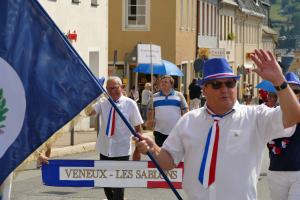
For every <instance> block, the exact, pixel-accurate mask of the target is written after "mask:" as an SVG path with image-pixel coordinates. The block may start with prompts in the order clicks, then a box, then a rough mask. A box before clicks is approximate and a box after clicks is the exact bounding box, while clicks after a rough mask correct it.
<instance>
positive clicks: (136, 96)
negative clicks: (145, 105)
mask: <svg viewBox="0 0 300 200" xmlns="http://www.w3.org/2000/svg"><path fill="white" fill-rule="evenodd" d="M128 97H129V98H131V99H133V100H134V101H135V102H136V103H137V102H138V101H139V100H140V96H139V91H138V90H137V89H136V88H135V86H132V88H131V90H130V91H129V95H128Z"/></svg>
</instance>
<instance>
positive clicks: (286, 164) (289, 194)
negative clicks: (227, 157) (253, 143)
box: [268, 72, 300, 200]
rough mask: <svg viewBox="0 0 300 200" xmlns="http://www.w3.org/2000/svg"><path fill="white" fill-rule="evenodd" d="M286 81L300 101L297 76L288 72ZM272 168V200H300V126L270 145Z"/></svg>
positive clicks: (269, 178) (269, 175)
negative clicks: (292, 132)
mask: <svg viewBox="0 0 300 200" xmlns="http://www.w3.org/2000/svg"><path fill="white" fill-rule="evenodd" d="M285 78H286V80H287V82H288V84H289V86H290V87H291V88H292V90H293V91H294V93H295V94H296V96H297V98H298V100H300V81H299V78H298V77H297V75H296V74H294V73H293V72H288V73H287V75H286V77H285ZM268 149H269V157H270V166H269V173H268V183H269V188H270V192H271V198H272V200H286V199H288V200H299V199H300V124H299V123H298V124H297V128H296V131H295V133H294V134H293V135H292V136H291V137H284V138H278V139H275V140H272V141H271V142H269V143H268Z"/></svg>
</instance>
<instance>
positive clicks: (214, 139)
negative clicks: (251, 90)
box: [198, 110, 233, 188]
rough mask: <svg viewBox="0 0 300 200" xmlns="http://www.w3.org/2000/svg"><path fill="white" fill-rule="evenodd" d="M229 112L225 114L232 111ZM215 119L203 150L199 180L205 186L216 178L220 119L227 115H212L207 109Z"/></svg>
mask: <svg viewBox="0 0 300 200" xmlns="http://www.w3.org/2000/svg"><path fill="white" fill-rule="evenodd" d="M232 111H233V110H231V111H230V112H227V113H226V114H225V115H228V114H229V113H231V112H232ZM207 112H208V113H209V114H210V115H211V116H212V117H213V119H214V123H213V125H212V127H211V128H210V129H209V132H208V135H207V138H206V144H205V149H204V152H203V157H202V162H201V166H200V172H199V177H198V179H199V181H200V183H201V184H202V185H203V187H204V188H208V187H209V186H210V185H211V184H213V183H214V182H215V180H216V166H217V157H218V144H219V137H220V128H219V123H218V122H219V120H220V119H221V118H222V117H224V116H225V115H212V114H211V113H210V112H209V111H207Z"/></svg>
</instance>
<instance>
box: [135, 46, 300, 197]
mask: <svg viewBox="0 0 300 200" xmlns="http://www.w3.org/2000/svg"><path fill="white" fill-rule="evenodd" d="M251 58H252V60H253V61H254V62H255V64H256V65H257V67H258V68H256V69H253V71H254V72H256V73H257V74H258V75H259V76H261V77H262V78H263V79H265V80H268V81H270V82H272V83H273V85H275V86H277V87H276V89H277V95H278V98H279V100H280V107H277V108H272V109H270V108H268V107H266V106H246V105H241V104H239V103H238V101H237V87H236V82H237V80H238V79H239V76H236V75H234V73H233V70H232V69H231V66H230V65H229V64H228V62H227V61H226V60H225V59H223V58H214V59H209V60H207V61H206V62H205V64H204V67H203V75H204V78H203V79H202V81H201V85H202V88H203V94H204V95H205V96H206V104H205V106H204V107H202V108H200V109H196V110H193V111H191V112H189V113H187V114H186V115H184V116H183V117H182V118H181V119H180V120H179V121H178V123H177V124H176V125H175V126H174V128H173V129H172V132H171V133H170V136H169V137H168V138H167V140H166V141H165V143H164V144H163V146H162V148H160V147H158V146H157V145H156V144H155V143H154V142H153V141H152V140H151V139H150V138H148V137H142V138H143V140H142V141H140V142H137V143H136V147H137V148H138V150H139V151H140V152H142V153H145V152H147V151H150V152H151V153H152V154H153V156H154V157H155V158H156V160H157V161H158V162H159V164H160V166H161V167H162V168H163V169H164V170H169V169H172V168H174V167H175V166H176V165H177V164H178V163H179V162H180V161H181V160H182V159H183V158H184V178H183V188H184V190H185V192H186V194H187V196H188V198H189V199H190V200H224V199H226V200H227V199H228V200H229V199H230V200H241V199H243V200H244V199H247V200H256V199H257V188H256V186H257V180H258V177H259V172H260V164H261V161H262V155H263V151H264V149H265V145H266V144H267V142H268V141H270V139H274V138H279V137H283V136H285V137H289V136H291V135H292V134H293V132H294V130H295V127H296V126H295V125H296V124H297V123H299V121H300V105H299V103H298V100H297V98H296V96H295V94H294V93H293V91H292V90H291V88H290V87H289V86H288V85H287V82H286V80H285V77H284V75H283V74H282V72H281V69H280V66H279V65H278V63H277V61H276V59H275V57H274V56H273V55H272V53H271V52H269V51H268V52H265V51H263V50H255V54H252V55H251ZM289 127H290V128H289Z"/></svg>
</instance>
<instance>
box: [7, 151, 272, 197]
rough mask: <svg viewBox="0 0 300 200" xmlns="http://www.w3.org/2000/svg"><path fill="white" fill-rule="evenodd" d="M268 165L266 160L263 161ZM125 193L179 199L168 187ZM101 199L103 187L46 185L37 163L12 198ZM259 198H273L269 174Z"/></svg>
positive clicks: (90, 155) (78, 156) (91, 155)
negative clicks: (268, 182)
mask: <svg viewBox="0 0 300 200" xmlns="http://www.w3.org/2000/svg"><path fill="white" fill-rule="evenodd" d="M61 159H94V160H97V159H98V154H96V153H94V152H90V153H81V154H75V155H70V156H64V157H61ZM264 165H265V166H266V165H267V164H266V163H264ZM179 193H180V194H181V195H182V197H183V199H186V196H185V195H184V193H183V191H182V190H179ZM125 196H126V197H127V198H128V199H129V200H141V199H143V200H158V199H159V200H160V199H162V200H169V199H170V200H171V199H176V197H175V196H174V194H173V193H172V191H171V190H169V189H141V188H128V189H126V192H125ZM27 199H28V200H65V199H68V200H87V199H91V200H94V199H95V200H96V199H97V200H99V199H105V196H104V192H103V189H101V188H59V187H48V186H43V185H42V183H41V172H40V171H39V170H37V169H35V166H34V163H31V164H29V166H28V169H27V170H25V171H21V172H18V174H17V175H16V177H15V179H14V182H13V190H12V200H27ZM258 199H260V200H270V197H269V190H268V186H267V182H266V176H262V177H261V179H260V181H259V183H258Z"/></svg>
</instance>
